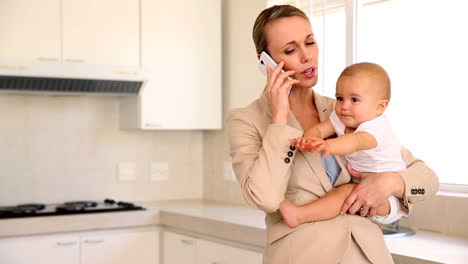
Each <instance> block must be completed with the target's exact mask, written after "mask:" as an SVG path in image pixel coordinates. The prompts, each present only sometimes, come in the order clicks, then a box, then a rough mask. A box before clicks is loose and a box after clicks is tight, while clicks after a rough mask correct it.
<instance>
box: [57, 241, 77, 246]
mask: <svg viewBox="0 0 468 264" xmlns="http://www.w3.org/2000/svg"><path fill="white" fill-rule="evenodd" d="M76 243H77V242H76V241H68V242H61V241H59V242H57V246H59V247H66V246H73V245H76Z"/></svg>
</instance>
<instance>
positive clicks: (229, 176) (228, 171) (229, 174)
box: [224, 161, 237, 182]
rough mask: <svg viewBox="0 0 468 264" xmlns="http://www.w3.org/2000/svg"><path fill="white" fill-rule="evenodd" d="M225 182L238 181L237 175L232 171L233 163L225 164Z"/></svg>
mask: <svg viewBox="0 0 468 264" xmlns="http://www.w3.org/2000/svg"><path fill="white" fill-rule="evenodd" d="M224 180H225V181H231V182H235V181H237V179H236V174H235V173H234V170H233V169H232V163H231V162H230V161H225V162H224Z"/></svg>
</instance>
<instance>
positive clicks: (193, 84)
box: [120, 0, 222, 130]
mask: <svg viewBox="0 0 468 264" xmlns="http://www.w3.org/2000/svg"><path fill="white" fill-rule="evenodd" d="M172 11H174V12H172ZM141 60H142V61H141V62H142V68H143V69H144V71H145V72H146V73H147V76H148V79H149V81H148V82H147V83H146V84H145V86H144V88H143V90H142V92H141V94H140V97H139V99H138V100H133V98H122V99H121V100H122V101H121V105H120V111H121V119H120V122H121V127H122V128H137V129H160V130H179V129H194V130H196V129H198V130H209V129H221V128H222V104H221V103H222V97H221V96H222V94H221V91H222V82H221V75H222V68H221V1H220V0H198V1H193V0H182V1H152V0H141Z"/></svg>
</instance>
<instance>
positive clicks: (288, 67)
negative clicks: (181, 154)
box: [228, 6, 438, 264]
mask: <svg viewBox="0 0 468 264" xmlns="http://www.w3.org/2000/svg"><path fill="white" fill-rule="evenodd" d="M253 38H254V42H255V46H256V51H257V54H260V53H261V52H262V51H266V52H268V53H269V54H270V55H271V57H272V58H273V59H274V60H275V61H277V62H279V64H278V67H277V68H276V69H273V70H268V78H267V84H266V87H265V90H264V93H263V94H262V96H261V97H260V98H259V99H257V100H255V101H254V102H252V103H251V104H250V105H248V106H247V107H245V108H242V109H236V110H233V111H232V112H231V113H230V115H229V117H228V126H229V128H228V129H229V134H230V135H229V136H230V144H231V155H232V161H233V166H234V171H235V173H236V176H237V178H238V180H239V182H240V183H241V186H242V191H243V194H244V197H245V199H246V201H247V203H249V204H250V205H251V206H253V207H255V208H258V209H260V210H263V211H265V212H266V213H267V215H266V227H267V244H266V246H265V252H264V263H268V264H270V263H281V264H285V263H294V264H297V263H393V261H392V258H391V255H390V253H389V251H388V249H387V247H386V245H385V241H384V239H383V236H382V233H381V231H380V227H379V226H378V225H377V224H375V223H374V222H372V221H371V220H370V219H369V218H368V217H363V216H366V215H368V214H369V215H375V210H376V208H377V207H378V206H379V205H381V204H383V203H384V202H386V201H387V199H388V197H389V196H390V195H395V196H397V197H400V198H401V201H402V208H403V209H404V210H405V211H406V212H407V213H409V212H410V210H411V207H412V204H413V203H415V202H418V201H421V200H424V199H426V198H427V197H430V196H433V195H434V194H435V193H436V192H437V188H438V180H437V176H436V175H435V174H434V172H433V171H432V170H431V169H429V168H428V167H427V166H426V165H425V164H424V163H423V162H422V161H421V160H417V159H415V158H414V157H413V156H412V155H411V153H410V152H409V151H408V150H406V149H402V156H403V158H404V161H405V162H406V164H407V169H406V170H405V171H402V172H400V173H396V172H386V173H380V175H376V176H374V177H366V176H368V175H369V174H368V173H357V172H352V174H353V176H356V177H358V178H360V179H361V182H360V183H359V184H358V187H356V188H355V190H354V191H353V192H352V193H351V194H350V195H349V196H348V199H347V201H346V202H345V205H344V207H343V210H344V211H348V212H349V214H344V215H340V216H337V217H335V218H332V219H330V220H325V221H319V222H311V223H304V224H301V225H299V226H297V227H296V228H289V227H288V226H287V225H286V224H285V223H284V221H283V220H282V218H281V214H280V213H279V211H278V208H279V206H280V204H281V202H282V201H283V199H284V198H285V197H286V198H287V199H289V200H290V201H292V202H293V203H295V204H297V205H301V204H305V203H308V202H310V201H313V200H316V199H319V198H320V197H322V196H324V195H325V194H326V193H327V192H329V191H330V190H332V189H333V188H334V187H337V186H340V185H343V184H346V183H348V182H349V181H350V175H349V173H348V171H347V170H346V164H345V162H344V159H343V158H342V157H335V158H331V159H328V158H327V159H324V158H322V157H321V155H320V154H319V153H312V152H301V151H297V150H296V148H295V147H293V146H291V145H290V144H291V141H292V140H293V139H296V138H298V137H300V136H301V135H302V134H303V131H304V130H306V129H308V128H310V127H312V126H314V125H316V124H317V123H319V122H321V121H324V120H326V119H328V118H329V115H330V114H331V112H332V111H333V110H334V104H335V101H334V99H331V98H327V97H324V96H321V95H319V94H317V93H315V92H314V91H313V90H312V89H310V88H311V87H313V86H315V85H316V83H317V62H318V59H317V57H318V48H317V44H316V43H315V38H314V34H313V31H312V27H311V24H310V22H309V20H308V18H307V16H306V15H305V14H304V13H303V12H302V11H301V10H299V9H297V8H295V7H292V6H274V7H271V8H268V9H265V10H264V11H262V13H260V15H259V16H258V17H257V20H256V21H255V25H254V29H253ZM281 69H284V70H285V72H284V73H281V72H280V70H281ZM289 76H290V77H291V78H292V80H291V79H288V78H287V77H289ZM291 85H292V90H291V93H290V95H289V96H288V88H289V87H290V86H291ZM335 159H336V161H335ZM337 165H339V167H338V166H337ZM418 190H419V191H418ZM348 209H349V210H348ZM357 211H360V216H359V215H355V213H356V212H357Z"/></svg>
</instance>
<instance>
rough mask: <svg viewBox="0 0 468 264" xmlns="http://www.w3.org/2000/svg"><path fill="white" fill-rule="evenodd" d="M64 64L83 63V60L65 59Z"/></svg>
mask: <svg viewBox="0 0 468 264" xmlns="http://www.w3.org/2000/svg"><path fill="white" fill-rule="evenodd" d="M65 62H70V63H84V60H81V59H65Z"/></svg>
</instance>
